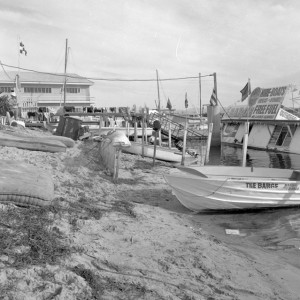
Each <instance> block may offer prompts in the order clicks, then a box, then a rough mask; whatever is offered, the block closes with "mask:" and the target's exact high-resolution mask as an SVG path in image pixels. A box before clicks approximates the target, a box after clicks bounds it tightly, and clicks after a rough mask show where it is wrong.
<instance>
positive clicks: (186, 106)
mask: <svg viewBox="0 0 300 300" xmlns="http://www.w3.org/2000/svg"><path fill="white" fill-rule="evenodd" d="M184 106H185V108H188V107H189V102H188V99H187V93H185V100H184Z"/></svg>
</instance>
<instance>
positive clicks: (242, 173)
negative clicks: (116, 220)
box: [165, 166, 300, 212]
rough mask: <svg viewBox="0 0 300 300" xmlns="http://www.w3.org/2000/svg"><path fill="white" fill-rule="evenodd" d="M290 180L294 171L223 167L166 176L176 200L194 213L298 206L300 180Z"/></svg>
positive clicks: (199, 168)
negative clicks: (209, 210) (211, 210)
mask: <svg viewBox="0 0 300 300" xmlns="http://www.w3.org/2000/svg"><path fill="white" fill-rule="evenodd" d="M199 170H201V171H200V172H201V173H199V174H198V175H197V172H198V171H199ZM209 171H211V173H208V172H209ZM224 171H229V172H230V173H231V174H230V173H228V174H227V173H224ZM238 173H239V174H238ZM202 174H203V175H205V176H207V177H202ZM292 178H293V170H281V169H269V168H257V169H256V170H255V169H254V171H253V172H251V168H242V167H222V166H218V167H190V168H185V172H183V171H181V172H178V173H176V174H171V175H165V180H166V182H167V183H168V184H169V185H170V187H171V188H172V191H173V193H174V194H175V195H176V197H177V198H178V200H179V201H180V202H181V203H182V204H183V205H184V206H185V207H187V208H188V209H190V210H192V211H196V212H199V211H201V210H205V209H217V210H222V209H245V208H248V209H254V208H272V207H285V206H295V205H300V181H297V180H293V179H292Z"/></svg>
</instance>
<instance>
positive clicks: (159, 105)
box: [156, 70, 160, 113]
mask: <svg viewBox="0 0 300 300" xmlns="http://www.w3.org/2000/svg"><path fill="white" fill-rule="evenodd" d="M156 82H157V95H158V107H157V108H158V112H159V113H160V95H159V82H158V71H157V70H156Z"/></svg>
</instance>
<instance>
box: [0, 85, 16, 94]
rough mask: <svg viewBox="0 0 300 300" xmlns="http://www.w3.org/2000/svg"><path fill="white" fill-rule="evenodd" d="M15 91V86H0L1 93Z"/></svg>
mask: <svg viewBox="0 0 300 300" xmlns="http://www.w3.org/2000/svg"><path fill="white" fill-rule="evenodd" d="M13 91H14V88H13V87H10V86H1V87H0V92H1V93H11V92H13Z"/></svg>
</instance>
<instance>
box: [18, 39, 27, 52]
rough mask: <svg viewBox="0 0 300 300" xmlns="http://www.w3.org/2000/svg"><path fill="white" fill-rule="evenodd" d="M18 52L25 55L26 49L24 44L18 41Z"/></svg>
mask: <svg viewBox="0 0 300 300" xmlns="http://www.w3.org/2000/svg"><path fill="white" fill-rule="evenodd" d="M20 53H21V54H23V53H24V54H25V55H27V51H26V50H25V46H24V44H23V43H22V42H20Z"/></svg>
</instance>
